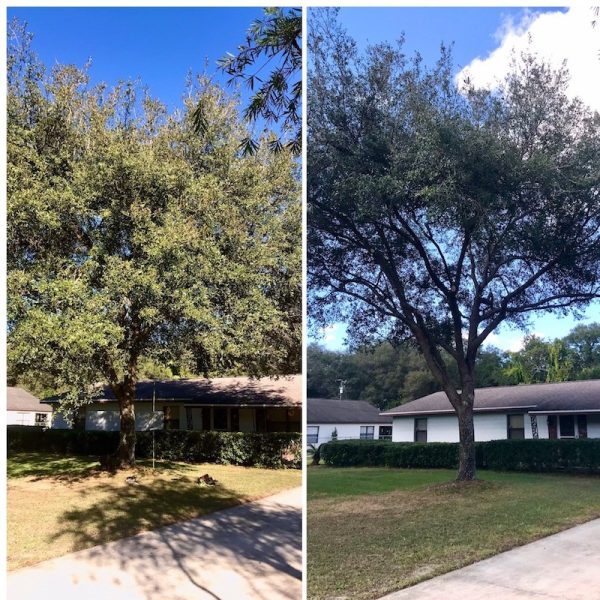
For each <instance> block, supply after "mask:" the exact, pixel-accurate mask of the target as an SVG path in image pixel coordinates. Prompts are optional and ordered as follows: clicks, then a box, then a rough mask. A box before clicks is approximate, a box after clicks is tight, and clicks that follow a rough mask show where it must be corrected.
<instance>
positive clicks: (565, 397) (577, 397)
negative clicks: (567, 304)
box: [382, 379, 600, 416]
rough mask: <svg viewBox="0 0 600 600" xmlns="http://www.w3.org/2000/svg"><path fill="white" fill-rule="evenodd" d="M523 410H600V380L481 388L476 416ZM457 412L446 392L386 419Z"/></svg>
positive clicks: (394, 411) (406, 406)
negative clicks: (495, 411) (395, 416)
mask: <svg viewBox="0 0 600 600" xmlns="http://www.w3.org/2000/svg"><path fill="white" fill-rule="evenodd" d="M517 408H523V409H525V410H527V411H533V412H536V411H538V412H544V411H549V412H558V411H564V410H569V411H571V410H572V411H582V412H584V411H586V410H594V411H597V410H600V379H593V380H590V381H565V382H561V383H536V384H531V385H513V386H502V387H489V388H479V389H476V390H475V406H474V410H475V412H485V411H494V410H506V409H517ZM443 412H454V409H453V408H452V406H451V404H450V401H449V400H448V398H447V396H446V394H445V393H444V392H435V393H434V394H429V396H424V397H423V398H418V399H417V400H413V401H412V402H407V403H406V404H402V405H400V406H396V407H395V408H392V409H391V410H388V411H386V412H385V413H382V414H385V415H390V416H393V415H399V416H402V415H405V416H408V415H410V414H436V413H443Z"/></svg>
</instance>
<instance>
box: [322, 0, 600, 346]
mask: <svg viewBox="0 0 600 600" xmlns="http://www.w3.org/2000/svg"><path fill="white" fill-rule="evenodd" d="M558 12H561V13H566V9H560V8H556V7H553V8H532V9H524V8H507V7H501V8H405V7H399V8H342V9H341V10H340V15H339V17H340V21H341V22H342V23H343V25H344V26H345V27H346V29H347V30H348V32H349V33H350V35H351V36H352V37H353V38H354V39H355V40H356V41H357V42H358V44H359V47H362V48H364V47H365V46H366V45H367V44H368V43H377V42H382V41H393V40H396V39H398V38H399V37H400V35H401V34H402V32H404V34H405V46H404V48H405V50H406V52H407V53H408V54H413V53H414V52H415V51H419V53H420V54H421V55H422V57H423V59H424V61H425V62H426V63H430V64H431V63H432V62H434V61H435V60H436V59H437V58H438V56H439V48H440V43H441V42H444V43H445V44H446V45H448V44H450V43H453V47H454V59H455V64H456V68H457V72H458V71H460V70H461V69H462V68H463V67H466V66H467V65H469V63H471V62H472V61H474V60H475V59H477V58H480V59H482V60H485V59H486V58H487V57H489V55H490V54H491V53H492V52H494V51H495V50H496V49H498V48H499V47H500V46H502V45H503V40H505V39H508V38H509V37H510V35H513V36H515V35H517V34H519V33H522V32H525V33H527V30H528V26H529V25H528V24H529V23H530V22H531V21H534V20H535V18H536V16H539V15H544V16H549V13H558ZM564 16H565V19H564V23H556V22H555V23H554V25H552V24H548V23H546V22H544V23H542V24H540V23H538V25H537V26H536V27H537V29H535V34H536V36H537V37H538V38H541V39H543V38H544V35H543V32H544V31H547V32H550V31H552V29H551V28H552V27H558V28H559V31H561V33H562V34H563V37H562V39H563V40H564V42H565V44H564V46H565V48H566V49H568V48H569V47H571V48H575V47H576V46H577V43H576V42H574V43H570V41H569V40H571V41H573V40H577V39H580V38H581V36H580V34H579V31H578V30H577V27H578V25H577V23H578V22H579V21H577V22H576V20H575V18H574V16H573V15H571V16H569V19H567V18H566V17H567V15H566V14H565V15H564ZM575 16H576V17H577V19H581V21H582V22H583V23H584V27H585V23H586V22H589V20H590V17H589V15H588V14H587V13H583V14H582V15H575ZM561 17H562V15H558V18H561ZM556 20H557V19H556V18H555V21H556ZM548 21H550V19H548ZM561 27H562V28H563V29H560V28H561ZM549 37H550V38H551V40H552V36H551V35H550V36H549ZM553 43H554V44H555V45H556V37H554V39H553ZM579 45H580V46H581V44H579ZM558 46H560V44H559V45H558ZM539 51H540V52H542V53H543V52H544V51H545V49H544V48H543V47H542V48H540V49H539ZM589 55H590V57H591V59H592V60H593V61H594V64H595V63H596V62H597V59H596V57H597V52H595V51H594V52H590V53H589ZM565 58H567V59H571V58H573V60H572V62H573V64H576V63H575V61H579V63H581V59H580V57H578V56H574V57H571V56H565ZM496 64H497V62H496ZM587 79H588V80H589V79H590V78H589V72H588V77H587ZM594 93H596V92H594ZM593 321H600V303H596V304H594V305H593V306H591V307H590V308H589V309H588V310H587V312H586V315H585V318H584V320H583V321H582V322H593ZM576 324H577V322H576V321H575V320H574V319H573V318H572V317H562V316H556V315H553V314H551V313H547V314H540V315H538V316H537V317H535V318H533V319H532V320H531V325H530V327H529V328H528V332H530V333H536V334H537V335H540V336H542V337H546V338H549V339H554V338H556V337H562V336H564V335H566V334H567V333H568V332H569V331H570V330H571V329H572V328H573V327H574V326H575V325H576ZM523 336H524V332H523V331H519V330H515V329H513V328H509V327H506V326H504V327H501V328H500V329H499V330H498V331H497V332H495V334H494V335H493V336H492V337H491V338H490V339H489V341H490V342H491V343H493V344H494V345H495V346H498V347H500V348H502V349H504V350H516V349H518V347H519V346H520V343H521V341H522V338H523ZM344 337H345V326H344V324H343V323H332V324H331V326H330V327H329V328H328V330H327V331H326V332H324V336H323V337H322V338H321V339H320V340H313V341H318V342H319V343H321V344H322V345H324V346H326V347H327V348H329V349H332V350H338V349H343V348H344Z"/></svg>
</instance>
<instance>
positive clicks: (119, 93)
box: [7, 22, 302, 408]
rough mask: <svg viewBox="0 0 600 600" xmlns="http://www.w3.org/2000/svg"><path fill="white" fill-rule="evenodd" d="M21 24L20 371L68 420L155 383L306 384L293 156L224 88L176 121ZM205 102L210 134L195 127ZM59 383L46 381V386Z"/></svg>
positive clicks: (17, 187)
mask: <svg viewBox="0 0 600 600" xmlns="http://www.w3.org/2000/svg"><path fill="white" fill-rule="evenodd" d="M30 44H31V36H30V34H28V33H27V32H26V30H25V28H24V27H23V26H22V25H20V24H19V23H18V22H13V24H12V26H11V31H10V35H9V51H8V54H9V59H8V99H7V102H8V107H7V109H8V125H7V127H8V131H7V142H8V166H7V171H8V172H7V179H8V188H7V189H8V197H7V218H8V231H7V238H8V239H7V263H8V366H9V372H10V375H11V377H12V378H13V379H16V380H18V379H23V378H25V379H29V380H31V379H34V378H41V379H42V380H43V381H44V382H45V383H46V382H51V386H52V388H53V389H54V390H55V391H61V392H65V393H66V396H65V397H66V401H65V408H69V407H71V408H73V407H76V406H78V405H80V404H81V403H82V402H83V401H86V400H88V399H89V398H90V397H91V396H92V395H93V390H94V387H93V386H94V384H96V383H97V382H99V381H106V382H108V383H109V384H110V385H111V386H112V387H113V389H114V390H115V393H117V392H118V394H117V397H119V398H120V397H121V396H122V395H123V393H124V389H125V387H127V389H129V390H131V389H132V385H133V384H134V383H135V381H136V380H137V379H138V378H139V377H140V376H145V375H148V374H152V375H160V376H163V375H164V376H168V375H169V372H170V373H171V374H172V375H176V374H181V373H186V372H187V373H189V372H193V373H202V374H208V373H215V372H223V371H233V372H239V371H244V372H245V373H246V374H255V375H261V374H264V375H266V374H282V373H295V372H299V369H300V356H301V350H300V348H301V315H300V311H301V273H302V270H301V204H300V194H299V183H298V180H297V177H296V171H297V166H296V164H295V160H294V158H293V157H292V156H291V154H290V153H289V152H287V151H282V152H278V153H273V152H272V151H271V150H270V149H269V148H268V144H267V142H266V141H265V142H261V143H260V145H259V147H258V148H257V151H256V153H254V155H253V156H242V155H241V154H240V152H239V150H238V148H239V145H240V142H241V140H243V139H244V137H246V136H247V135H248V131H247V128H246V126H245V125H244V123H243V121H242V119H241V118H240V116H239V114H238V106H237V105H236V102H235V101H234V100H233V99H232V98H230V97H229V96H228V95H227V94H226V93H225V92H224V91H223V90H222V89H220V88H219V87H218V86H215V85H213V84H212V83H211V82H210V81H209V80H207V79H206V78H203V77H199V78H198V79H197V80H196V81H195V82H194V83H193V84H190V89H189V90H188V94H187V100H186V102H185V105H184V106H183V109H182V110H180V111H176V112H175V113H173V114H167V111H166V109H165V107H164V106H162V105H161V104H160V103H159V102H157V101H156V100H154V99H152V98H150V97H149V96H148V95H147V94H146V93H145V92H143V91H142V89H141V86H140V85H137V84H135V83H132V82H122V83H119V84H118V85H116V86H115V87H114V88H112V89H109V88H107V87H106V86H105V85H99V86H91V85H90V83H89V77H88V71H87V67H85V68H83V69H78V68H76V67H74V66H64V65H56V66H54V67H53V69H52V70H51V72H49V73H47V72H46V71H45V69H44V67H43V65H42V64H41V63H40V62H39V61H38V60H37V58H36V57H35V55H34V53H33V52H32V50H31V45H30ZM199 101H201V102H202V105H203V107H204V110H205V115H206V120H207V127H206V129H205V131H204V132H203V133H202V134H201V135H197V134H196V133H195V132H194V131H193V126H192V112H193V110H194V107H195V106H196V104H197V103H198V102H199ZM45 387H47V386H46V385H45Z"/></svg>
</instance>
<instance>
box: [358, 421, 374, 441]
mask: <svg viewBox="0 0 600 600" xmlns="http://www.w3.org/2000/svg"><path fill="white" fill-rule="evenodd" d="M374 437H375V426H374V425H361V426H360V439H361V440H372V439H373V438H374Z"/></svg>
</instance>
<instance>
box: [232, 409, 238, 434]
mask: <svg viewBox="0 0 600 600" xmlns="http://www.w3.org/2000/svg"><path fill="white" fill-rule="evenodd" d="M230 414H231V431H239V430H240V411H239V409H238V408H232V409H230Z"/></svg>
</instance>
